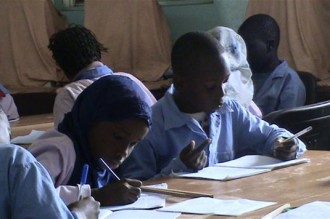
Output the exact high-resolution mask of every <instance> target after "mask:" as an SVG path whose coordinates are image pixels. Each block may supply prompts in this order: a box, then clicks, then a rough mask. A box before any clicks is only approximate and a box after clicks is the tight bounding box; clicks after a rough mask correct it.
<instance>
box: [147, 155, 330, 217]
mask: <svg viewBox="0 0 330 219" xmlns="http://www.w3.org/2000/svg"><path fill="white" fill-rule="evenodd" d="M303 157H306V158H310V160H311V161H310V163H305V164H300V165H297V166H290V167H286V168H283V169H278V170H273V171H271V172H268V173H263V174H260V175H255V176H250V177H246V178H242V179H236V180H232V181H226V182H221V181H215V180H196V179H187V178H162V179H158V180H150V181H146V182H144V184H146V185H147V184H156V183H164V182H165V183H167V184H168V188H170V189H179V190H186V191H187V190H188V191H194V192H203V193H211V194H213V195H214V197H215V198H218V199H225V198H245V199H252V200H261V201H274V202H277V204H275V205H272V206H269V207H266V208H263V209H260V210H257V211H254V212H251V213H248V214H245V215H242V216H239V217H235V218H238V219H239V218H245V219H257V218H258V219H260V218H261V217H262V216H264V215H266V214H267V213H269V212H271V211H273V210H274V209H276V208H278V207H279V206H281V205H283V204H285V203H290V204H291V206H300V205H302V204H306V203H309V202H312V201H316V200H321V201H330V175H329V173H330V165H329V163H330V151H329V152H328V151H307V152H306V153H305V155H304V156H303ZM183 200H187V199H186V198H181V197H174V196H167V199H166V205H171V204H174V203H177V202H179V201H183ZM181 218H192V219H195V218H196V219H202V218H207V219H222V218H227V219H233V218H234V217H228V216H211V215H194V214H182V215H181V216H180V217H179V219H181Z"/></svg>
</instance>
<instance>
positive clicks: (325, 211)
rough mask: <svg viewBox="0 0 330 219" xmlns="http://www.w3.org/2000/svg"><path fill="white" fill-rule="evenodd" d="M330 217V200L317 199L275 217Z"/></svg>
mask: <svg viewBox="0 0 330 219" xmlns="http://www.w3.org/2000/svg"><path fill="white" fill-rule="evenodd" d="M312 218H315V219H316V218H317V219H319V218H320V219H325V218H330V202H323V201H315V202H311V203H308V204H305V205H302V206H300V207H299V208H296V209H292V210H289V211H287V212H285V213H282V214H279V215H278V216H276V217H275V218H274V219H312Z"/></svg>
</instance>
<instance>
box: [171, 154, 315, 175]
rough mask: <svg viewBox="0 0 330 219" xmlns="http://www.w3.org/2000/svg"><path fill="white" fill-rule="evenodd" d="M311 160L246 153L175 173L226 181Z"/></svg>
mask: <svg viewBox="0 0 330 219" xmlns="http://www.w3.org/2000/svg"><path fill="white" fill-rule="evenodd" d="M309 161H310V160H309V159H307V158H304V159H295V160H290V161H282V160H279V159H276V158H273V157H267V156H262V155H246V156H244V157H241V158H238V159H236V160H232V161H228V162H224V163H218V164H216V165H214V166H211V167H206V168H204V169H202V170H200V171H198V172H195V173H174V174H173V175H174V176H178V177H188V178H202V179H213V180H221V181H226V180H232V179H239V178H243V177H247V176H253V175H257V174H260V173H265V172H269V171H271V170H274V169H279V168H284V167H287V166H292V165H297V164H301V163H307V162H309Z"/></svg>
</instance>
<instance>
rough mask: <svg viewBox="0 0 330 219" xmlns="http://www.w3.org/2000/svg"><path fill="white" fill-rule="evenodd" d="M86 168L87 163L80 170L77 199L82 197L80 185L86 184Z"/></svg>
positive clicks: (87, 167)
mask: <svg viewBox="0 0 330 219" xmlns="http://www.w3.org/2000/svg"><path fill="white" fill-rule="evenodd" d="M88 169H89V165H88V164H85V165H84V167H83V170H82V174H81V178H80V184H79V200H80V199H81V198H82V189H81V187H82V186H83V185H84V184H86V181H87V175H88Z"/></svg>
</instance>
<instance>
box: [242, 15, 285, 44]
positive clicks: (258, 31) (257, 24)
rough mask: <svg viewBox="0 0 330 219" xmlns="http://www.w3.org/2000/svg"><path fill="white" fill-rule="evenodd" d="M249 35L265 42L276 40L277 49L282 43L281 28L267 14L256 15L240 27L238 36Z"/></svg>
mask: <svg viewBox="0 0 330 219" xmlns="http://www.w3.org/2000/svg"><path fill="white" fill-rule="evenodd" d="M242 33H249V34H251V35H252V36H256V37H260V39H262V40H263V41H265V42H266V41H267V40H268V39H274V41H275V48H276V49H277V48H278V45H279V43H280V27H279V26H278V24H277V22H276V20H275V19H274V18H273V17H271V16H269V15H267V14H255V15H252V16H251V17H248V18H247V19H246V20H245V21H244V22H243V23H242V24H241V26H240V27H239V29H238V34H240V35H241V34H242Z"/></svg>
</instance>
